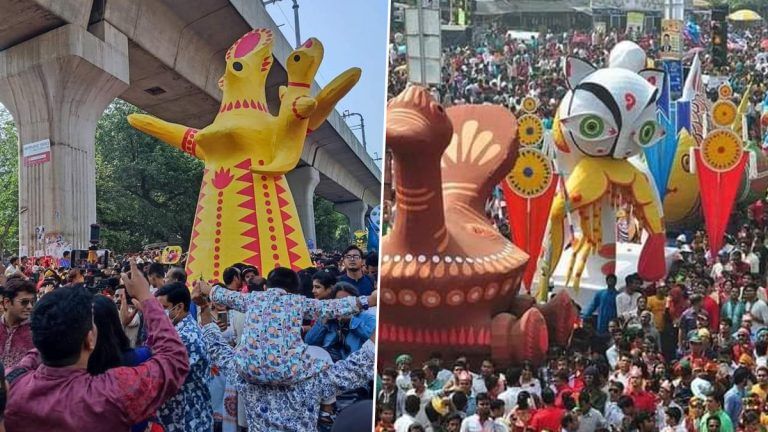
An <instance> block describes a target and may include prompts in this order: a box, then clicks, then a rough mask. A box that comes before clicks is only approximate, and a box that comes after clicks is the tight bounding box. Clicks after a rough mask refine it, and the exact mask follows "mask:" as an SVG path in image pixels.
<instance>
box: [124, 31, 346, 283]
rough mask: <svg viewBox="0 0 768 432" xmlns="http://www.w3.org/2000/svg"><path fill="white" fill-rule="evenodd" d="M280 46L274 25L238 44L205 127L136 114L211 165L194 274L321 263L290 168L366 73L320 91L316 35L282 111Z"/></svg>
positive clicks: (290, 64)
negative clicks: (302, 220)
mask: <svg viewBox="0 0 768 432" xmlns="http://www.w3.org/2000/svg"><path fill="white" fill-rule="evenodd" d="M272 42H273V35H272V31H271V30H268V29H255V30H253V31H250V32H248V33H246V34H245V35H244V36H243V37H241V38H240V39H239V40H238V41H237V42H235V43H234V44H233V45H232V47H230V48H229V50H228V51H227V53H226V71H225V72H224V76H223V77H222V78H221V79H220V80H219V87H220V88H221V90H222V92H223V97H222V99H221V108H220V110H219V113H218V115H217V116H216V118H215V120H214V121H213V123H211V124H210V125H208V126H206V127H205V128H203V129H200V130H197V129H194V128H190V127H187V126H183V125H179V124H173V123H168V122H165V121H163V120H160V119H157V118H154V117H151V116H148V115H140V114H134V115H130V116H129V117H128V121H129V122H130V124H131V125H132V126H133V127H135V128H136V129H139V130H141V131H142V132H144V133H147V134H149V135H152V136H154V137H156V138H158V139H160V140H162V141H164V142H166V143H168V144H170V145H172V146H174V147H176V148H179V149H181V150H182V151H184V152H185V153H188V154H190V155H192V156H194V157H196V158H198V159H201V160H202V161H204V162H205V171H204V174H203V182H202V185H201V188H200V196H199V198H198V201H197V211H196V213H195V221H194V226H193V231H192V239H191V241H190V246H189V258H188V260H187V274H189V276H190V278H192V279H196V278H198V277H203V278H205V279H212V280H219V279H220V278H221V274H222V272H223V270H224V268H226V267H228V266H230V265H232V264H234V263H238V262H244V263H247V264H250V265H254V266H256V267H258V268H259V269H261V270H262V271H264V272H266V271H269V270H270V269H272V268H274V267H278V266H283V267H290V268H293V269H294V270H299V269H302V268H306V267H309V266H310V265H311V261H310V257H309V250H308V249H307V245H306V242H305V240H304V234H303V233H302V230H301V225H300V224H299V218H298V215H297V213H296V206H295V204H294V202H293V197H292V196H291V192H290V189H289V187H288V182H287V181H286V179H285V174H286V173H287V172H288V171H290V170H292V169H293V168H294V167H296V164H297V163H298V162H299V158H300V156H301V152H302V148H303V146H304V139H305V137H306V135H307V133H308V132H311V131H312V130H313V129H316V128H317V127H318V126H320V125H321V124H322V123H323V122H324V121H325V119H326V118H327V117H328V115H329V114H330V113H331V111H332V110H333V107H334V106H335V105H336V102H338V101H339V100H340V99H341V98H342V97H343V96H344V95H345V94H346V93H347V92H349V90H350V89H351V88H352V87H353V86H354V85H355V84H356V83H357V81H358V79H359V78H360V72H361V71H360V69H357V68H352V69H349V70H347V71H345V72H344V73H342V74H341V75H339V76H338V77H336V78H335V79H334V80H333V81H332V82H331V83H329V84H328V86H326V87H325V88H324V89H323V90H322V91H320V92H319V93H318V94H317V95H315V96H311V95H310V88H311V85H312V82H313V80H314V78H315V74H316V73H317V70H318V68H319V66H320V62H321V61H322V59H323V45H322V44H321V43H320V41H318V40H317V39H314V38H311V39H309V40H307V41H306V42H305V43H304V45H302V46H301V47H299V48H297V49H296V50H294V51H293V52H292V53H291V54H290V56H289V57H288V59H287V60H286V62H285V68H286V70H287V73H288V83H287V86H282V87H281V88H280V93H279V96H280V101H281V103H280V110H279V112H278V115H277V116H274V115H272V114H271V113H270V112H269V109H268V107H267V98H266V89H265V84H266V81H267V75H268V73H269V70H270V68H271V67H272V62H273V57H272Z"/></svg>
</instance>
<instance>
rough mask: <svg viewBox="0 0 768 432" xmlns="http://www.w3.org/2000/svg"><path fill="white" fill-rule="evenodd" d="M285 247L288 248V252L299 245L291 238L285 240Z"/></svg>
mask: <svg viewBox="0 0 768 432" xmlns="http://www.w3.org/2000/svg"><path fill="white" fill-rule="evenodd" d="M285 246H286V247H287V248H288V250H291V249H293V248H294V247H295V246H298V243H296V242H295V241H293V239H291V238H290V237H286V238H285Z"/></svg>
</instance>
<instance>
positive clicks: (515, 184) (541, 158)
mask: <svg viewBox="0 0 768 432" xmlns="http://www.w3.org/2000/svg"><path fill="white" fill-rule="evenodd" d="M552 177H553V172H552V162H551V161H550V159H549V158H548V157H547V156H546V155H544V153H542V152H541V151H540V150H536V149H533V148H524V149H522V150H520V153H519V154H518V156H517V161H516V162H515V167H514V168H513V169H512V172H511V173H510V174H509V175H508V176H507V184H508V185H509V187H510V188H511V189H512V190H513V191H515V193H517V194H518V195H520V196H521V197H524V198H536V197H538V196H541V194H543V193H544V192H546V190H547V188H549V186H550V185H551V184H552Z"/></svg>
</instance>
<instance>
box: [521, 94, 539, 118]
mask: <svg viewBox="0 0 768 432" xmlns="http://www.w3.org/2000/svg"><path fill="white" fill-rule="evenodd" d="M522 107H523V111H525V112H527V113H529V114H533V113H534V112H535V111H536V108H538V107H539V101H538V100H536V98H535V97H532V96H526V97H525V98H523V104H522Z"/></svg>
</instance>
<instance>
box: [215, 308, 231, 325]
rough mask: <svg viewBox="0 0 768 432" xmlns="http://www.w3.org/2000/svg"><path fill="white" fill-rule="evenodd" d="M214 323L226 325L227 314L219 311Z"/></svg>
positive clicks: (227, 320)
mask: <svg viewBox="0 0 768 432" xmlns="http://www.w3.org/2000/svg"><path fill="white" fill-rule="evenodd" d="M216 321H218V322H225V323H228V322H229V316H228V314H227V311H219V312H218V313H217V314H216Z"/></svg>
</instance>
